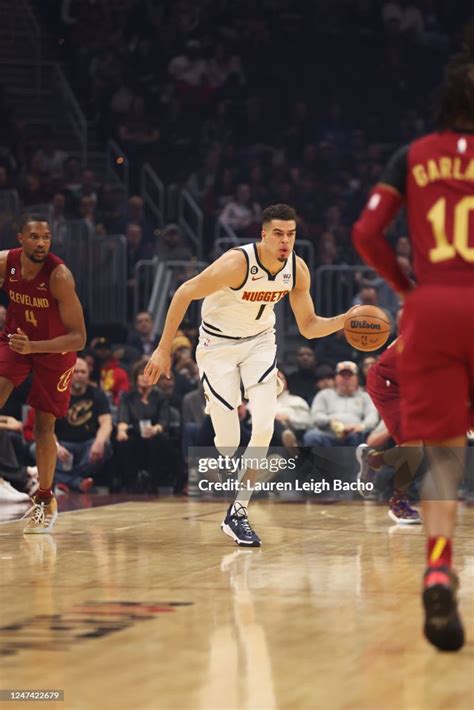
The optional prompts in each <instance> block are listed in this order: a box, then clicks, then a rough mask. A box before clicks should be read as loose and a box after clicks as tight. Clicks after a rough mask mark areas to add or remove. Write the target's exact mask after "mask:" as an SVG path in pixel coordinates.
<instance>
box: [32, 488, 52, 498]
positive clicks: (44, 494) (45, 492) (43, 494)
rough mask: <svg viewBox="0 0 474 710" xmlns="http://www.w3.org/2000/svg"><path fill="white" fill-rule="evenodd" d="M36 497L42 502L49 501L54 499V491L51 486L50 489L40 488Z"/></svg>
mask: <svg viewBox="0 0 474 710" xmlns="http://www.w3.org/2000/svg"><path fill="white" fill-rule="evenodd" d="M36 497H37V498H39V499H40V500H49V499H50V498H52V497H53V489H52V488H51V486H50V487H49V488H41V486H40V488H39V489H38V493H37V494H36Z"/></svg>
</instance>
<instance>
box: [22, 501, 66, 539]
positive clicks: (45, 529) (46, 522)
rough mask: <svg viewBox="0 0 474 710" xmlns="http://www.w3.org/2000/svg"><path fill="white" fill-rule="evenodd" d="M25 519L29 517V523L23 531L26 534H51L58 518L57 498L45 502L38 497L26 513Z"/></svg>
mask: <svg viewBox="0 0 474 710" xmlns="http://www.w3.org/2000/svg"><path fill="white" fill-rule="evenodd" d="M23 517H24V518H27V517H28V522H27V524H26V526H25V528H24V529H23V533H24V534H29V533H36V534H40V533H49V532H51V531H52V529H53V526H54V523H55V521H56V518H57V517H58V504H57V501H56V498H55V497H54V496H53V497H52V498H50V499H49V501H47V502H45V501H42V500H41V499H39V498H38V497H36V498H35V499H34V503H33V506H32V507H31V508H30V509H29V510H27V511H26V513H25V515H24V516H23Z"/></svg>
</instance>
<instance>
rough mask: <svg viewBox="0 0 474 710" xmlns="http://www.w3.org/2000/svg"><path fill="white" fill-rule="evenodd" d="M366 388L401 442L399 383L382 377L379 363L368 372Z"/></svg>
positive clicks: (393, 436) (389, 431) (391, 432)
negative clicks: (378, 366)
mask: <svg viewBox="0 0 474 710" xmlns="http://www.w3.org/2000/svg"><path fill="white" fill-rule="evenodd" d="M394 347H396V346H394ZM366 389H367V392H368V394H369V396H370V398H371V400H372V402H373V403H374V405H375V407H376V409H377V411H378V413H379V414H380V416H381V417H382V419H383V421H384V424H385V426H386V427H387V429H388V433H389V434H390V436H391V437H392V439H394V440H395V442H396V443H397V444H401V443H402V430H401V427H402V413H401V408H400V389H399V387H398V385H396V384H394V383H393V382H390V380H387V379H385V377H382V376H381V375H380V374H379V372H378V368H377V365H373V366H372V367H371V368H370V370H369V372H368V374H367V382H366Z"/></svg>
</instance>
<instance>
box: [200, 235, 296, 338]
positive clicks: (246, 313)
mask: <svg viewBox="0 0 474 710" xmlns="http://www.w3.org/2000/svg"><path fill="white" fill-rule="evenodd" d="M237 248H238V249H240V251H242V252H243V253H244V254H245V258H246V261H247V273H246V275H245V279H244V281H243V283H242V285H241V286H239V287H238V288H230V287H227V288H223V289H221V290H220V291H216V293H213V294H211V295H210V296H207V297H206V298H205V299H204V301H203V304H202V312H201V313H202V325H201V329H202V330H203V331H204V332H205V333H207V334H208V335H215V336H217V337H221V338H231V339H235V340H238V339H240V338H250V337H252V336H255V335H258V334H259V333H263V332H265V331H267V330H269V329H271V328H273V327H274V325H275V312H274V306H275V303H278V301H281V300H282V298H284V297H285V296H286V295H287V294H289V293H290V291H291V289H292V288H294V285H295V278H296V256H295V253H294V252H292V253H291V255H290V257H289V258H288V259H287V260H286V262H285V263H284V265H283V266H282V268H281V269H280V271H278V273H276V274H271V273H270V272H269V271H267V269H266V268H265V267H264V266H263V265H262V263H261V262H260V260H259V258H258V252H257V245H256V244H245V245H244V246H242V247H237Z"/></svg>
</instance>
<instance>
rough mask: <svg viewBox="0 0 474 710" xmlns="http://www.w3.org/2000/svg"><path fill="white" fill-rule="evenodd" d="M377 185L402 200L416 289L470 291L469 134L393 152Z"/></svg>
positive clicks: (473, 169) (472, 195)
mask: <svg viewBox="0 0 474 710" xmlns="http://www.w3.org/2000/svg"><path fill="white" fill-rule="evenodd" d="M380 182H381V183H385V184H388V185H390V186H392V187H394V188H395V189H396V190H397V191H398V192H399V193H400V194H401V195H402V196H403V197H404V198H405V204H406V207H407V214H408V224H409V233H410V240H411V243H412V248H413V269H414V273H415V276H416V280H417V282H418V284H419V285H445V286H474V134H472V133H469V132H467V133H461V132H455V131H442V132H439V133H431V134H429V135H427V136H424V137H423V138H420V139H419V140H416V141H414V142H413V143H411V144H410V145H409V146H406V147H404V148H402V149H400V150H399V151H398V152H397V153H395V155H394V156H393V158H392V159H391V161H390V162H389V165H388V166H387V168H386V170H385V174H384V175H383V176H382V178H381V180H380ZM369 204H370V203H369Z"/></svg>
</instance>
